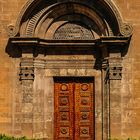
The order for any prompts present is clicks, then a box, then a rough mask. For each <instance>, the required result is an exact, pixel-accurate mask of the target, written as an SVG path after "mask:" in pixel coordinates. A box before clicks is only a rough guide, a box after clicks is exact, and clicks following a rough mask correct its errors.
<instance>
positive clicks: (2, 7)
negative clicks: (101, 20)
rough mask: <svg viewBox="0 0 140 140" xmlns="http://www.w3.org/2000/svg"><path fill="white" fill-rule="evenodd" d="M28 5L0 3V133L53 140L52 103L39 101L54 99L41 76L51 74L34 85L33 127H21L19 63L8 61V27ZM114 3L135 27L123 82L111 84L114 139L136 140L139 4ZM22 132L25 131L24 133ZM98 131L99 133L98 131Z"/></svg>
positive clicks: (15, 0)
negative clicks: (49, 116) (44, 76)
mask: <svg viewBox="0 0 140 140" xmlns="http://www.w3.org/2000/svg"><path fill="white" fill-rule="evenodd" d="M26 1H27V0H0V74H1V76H0V133H6V134H14V135H17V136H18V135H20V136H21V135H27V136H30V137H31V136H32V135H34V137H42V135H44V136H45V137H49V138H51V136H48V135H47V134H46V132H48V133H49V134H51V133H53V132H52V131H51V130H52V129H49V130H47V129H48V128H47V126H48V125H52V124H50V122H51V121H52V120H48V117H47V118H46V119H45V117H46V116H48V114H50V115H52V114H51V113H52V112H49V111H48V110H47V109H46V108H45V107H44V104H45V105H46V106H48V105H49V104H50V103H51V101H50V102H49V100H47V101H48V102H47V101H46V102H42V103H41V101H40V100H39V99H38V98H37V97H38V96H41V97H42V98H51V99H52V97H49V95H48V93H47V90H48V89H44V88H43V87H42V86H44V87H45V85H44V82H43V83H42V74H44V73H49V72H50V71H49V70H48V71H47V69H46V71H43V72H39V74H38V77H36V78H37V79H35V83H34V93H35V94H34V96H35V98H34V100H33V105H34V107H33V110H34V109H35V110H34V112H33V114H32V116H33V117H32V118H33V120H32V121H31V123H28V125H27V124H26V123H25V124H22V121H23V118H22V117H23V115H22V116H20V115H21V111H23V110H21V106H22V103H21V102H22V96H21V91H22V87H21V83H20V82H19V67H20V66H19V64H20V59H17V58H11V57H9V56H8V54H7V53H6V51H5V49H6V45H7V41H8V33H7V32H8V26H9V25H11V24H13V25H15V22H16V19H17V17H18V15H19V12H20V11H21V8H22V7H23V5H24V4H25V3H26ZM114 3H115V5H116V6H117V7H118V9H119V11H120V13H121V15H122V17H123V19H124V21H126V22H129V23H130V24H132V26H133V29H134V31H133V36H132V39H131V42H130V47H129V50H128V53H127V55H126V56H125V57H124V58H123V73H122V80H121V81H113V80H112V81H111V96H110V100H111V104H110V106H111V109H110V111H111V136H112V137H129V136H132V137H137V136H140V134H139V132H140V122H139V118H140V104H139V101H140V89H139V85H140V74H139V73H140V66H139V64H140V48H139V36H140V14H139V13H140V1H139V0H133V1H132V0H114ZM54 71H55V70H54ZM60 72H62V73H65V72H66V73H67V74H68V73H73V74H75V70H67V71H65V69H63V70H61V71H60ZM36 73H38V71H36ZM56 73H57V71H56ZM79 73H80V71H79ZM81 73H82V71H81ZM50 74H51V72H50ZM45 75H46V74H45ZM36 81H38V82H36ZM47 81H48V83H50V82H52V78H46V82H47ZM97 81H98V82H97V84H101V83H100V80H97ZM113 83H115V84H113ZM114 85H116V86H114ZM98 87H100V86H98ZM97 92H100V90H99V89H97ZM97 92H96V93H97ZM35 99H38V100H35ZM98 102H100V100H98ZM43 103H44V104H43ZM19 105H21V106H19ZM38 106H40V108H41V106H42V109H43V110H44V111H43V112H42V111H40V110H37V107H38ZM50 110H52V108H50ZM25 111H26V110H25ZM27 111H29V110H27ZM42 113H44V114H42ZM96 113H97V114H95V117H97V121H98V122H101V120H100V119H101V112H100V108H98V109H97V112H96ZM13 114H14V115H13ZM27 117H30V116H27ZM38 117H39V118H38ZM41 117H43V118H41ZM42 119H43V120H44V122H45V123H43V125H41V123H42ZM28 121H29V120H28ZM42 127H43V128H42ZM50 127H53V126H50ZM99 127H101V126H99ZM32 128H33V129H32ZM23 129H24V130H26V131H22V130H23ZM28 130H32V131H28ZM96 130H98V128H97V129H96ZM43 131H45V132H43ZM49 131H51V132H49ZM98 134H99V133H98ZM99 135H100V134H99Z"/></svg>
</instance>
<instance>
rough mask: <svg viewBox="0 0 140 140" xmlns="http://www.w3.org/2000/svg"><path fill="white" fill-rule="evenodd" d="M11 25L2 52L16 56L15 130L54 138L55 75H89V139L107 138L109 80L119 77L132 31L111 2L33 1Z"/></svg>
mask: <svg viewBox="0 0 140 140" xmlns="http://www.w3.org/2000/svg"><path fill="white" fill-rule="evenodd" d="M113 8H114V9H115V10H113ZM10 29H11V30H10V32H9V33H10V35H11V37H10V38H9V43H8V46H7V50H6V51H7V53H8V54H9V55H10V56H11V57H13V58H20V73H19V77H20V78H19V83H21V85H20V87H19V90H20V92H21V97H20V98H19V99H18V100H19V102H18V103H19V105H20V106H22V110H21V112H20V114H18V115H17V113H16V109H15V112H14V116H15V117H16V119H15V120H14V122H13V123H14V124H15V125H13V127H14V128H13V129H14V130H17V129H18V128H17V124H18V126H20V127H21V128H22V129H21V130H19V134H24V135H26V134H27V135H29V136H30V137H34V138H46V139H51V140H53V139H54V104H53V103H54V77H94V82H95V99H96V100H95V114H94V116H95V136H94V137H95V139H98V140H101V139H108V138H109V137H110V92H111V90H112V89H111V87H110V84H114V82H113V81H116V82H115V84H116V83H117V82H118V83H119V81H120V80H121V76H122V75H121V70H122V65H121V63H122V57H123V55H125V54H126V53H127V48H128V46H129V41H130V38H131V34H132V28H131V26H130V25H128V24H126V23H123V21H122V19H121V18H120V15H119V12H117V11H116V8H115V7H114V6H113V4H112V3H111V2H109V1H108V0H104V1H94V2H89V1H85V2H81V1H79V0H75V1H70V0H60V1H55V0H54V1H52V0H48V1H43V0H40V1H36V0H32V1H29V2H28V3H27V5H25V7H24V8H23V11H22V12H21V15H20V16H19V19H18V21H17V24H16V26H15V28H12V27H10ZM114 86H117V84H116V85H114ZM28 126H30V130H29V127H28ZM27 131H30V133H27Z"/></svg>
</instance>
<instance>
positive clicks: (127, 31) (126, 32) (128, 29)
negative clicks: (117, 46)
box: [120, 23, 133, 36]
mask: <svg viewBox="0 0 140 140" xmlns="http://www.w3.org/2000/svg"><path fill="white" fill-rule="evenodd" d="M120 32H121V35H123V36H131V35H132V32H133V27H132V26H131V25H130V24H128V23H122V25H121V27H120Z"/></svg>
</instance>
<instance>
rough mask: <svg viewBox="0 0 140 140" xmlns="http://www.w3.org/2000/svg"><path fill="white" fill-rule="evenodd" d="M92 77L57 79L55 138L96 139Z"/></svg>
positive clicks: (63, 139)
mask: <svg viewBox="0 0 140 140" xmlns="http://www.w3.org/2000/svg"><path fill="white" fill-rule="evenodd" d="M93 85H94V84H93V80H92V78H88V77H87V78H86V77H85V78H57V79H55V87H54V91H55V95H54V96H55V101H54V112H55V113H54V127H55V130H54V132H55V140H94V92H93V91H94V89H93Z"/></svg>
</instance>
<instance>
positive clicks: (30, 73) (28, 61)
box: [19, 58, 34, 136]
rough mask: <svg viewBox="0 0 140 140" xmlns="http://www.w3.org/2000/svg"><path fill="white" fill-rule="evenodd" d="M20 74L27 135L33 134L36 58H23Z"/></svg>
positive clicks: (23, 124)
mask: <svg viewBox="0 0 140 140" xmlns="http://www.w3.org/2000/svg"><path fill="white" fill-rule="evenodd" d="M19 76H20V81H21V89H22V91H21V94H22V107H21V110H22V112H21V117H22V121H21V122H22V123H21V128H22V134H23V135H26V136H32V125H33V124H32V123H33V81H34V60H33V59H32V58H22V59H21V63H20V74H19Z"/></svg>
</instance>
